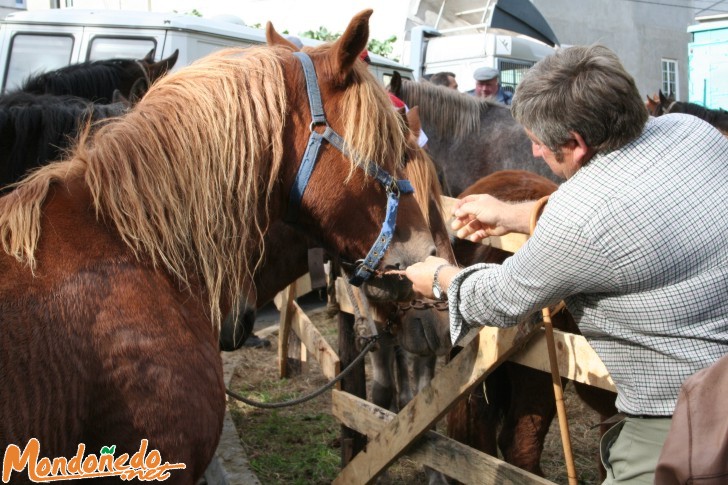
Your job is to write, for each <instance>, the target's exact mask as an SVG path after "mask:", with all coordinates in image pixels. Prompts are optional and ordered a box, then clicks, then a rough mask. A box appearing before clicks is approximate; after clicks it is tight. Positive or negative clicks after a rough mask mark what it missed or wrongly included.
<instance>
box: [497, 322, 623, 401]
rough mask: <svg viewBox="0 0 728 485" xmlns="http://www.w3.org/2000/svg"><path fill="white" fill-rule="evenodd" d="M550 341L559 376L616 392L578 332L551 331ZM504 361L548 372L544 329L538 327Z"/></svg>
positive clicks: (591, 349) (599, 361)
mask: <svg viewBox="0 0 728 485" xmlns="http://www.w3.org/2000/svg"><path fill="white" fill-rule="evenodd" d="M554 343H555V344H556V358H557V360H558V363H559V374H560V375H561V377H566V378H568V379H571V380H572V381H577V382H581V383H584V384H589V385H590V386H595V387H599V388H601V389H606V390H608V391H613V392H617V389H616V387H615V386H614V381H613V380H612V378H611V376H610V375H609V372H608V371H607V368H606V367H605V366H604V363H603V362H602V360H601V359H600V358H599V356H598V355H597V353H596V352H594V349H593V348H592V347H591V346H590V345H589V343H588V342H587V340H586V338H584V337H583V336H582V335H574V334H572V333H566V332H562V331H559V330H554ZM508 360H510V361H511V362H516V363H518V364H522V365H525V366H528V367H531V368H533V369H538V370H542V371H544V372H550V369H551V367H550V365H549V356H548V353H547V350H546V334H545V332H544V330H543V329H542V330H540V331H539V333H538V334H537V335H536V336H534V337H533V338H532V339H531V340H530V341H529V342H528V343H527V344H526V346H525V347H524V349H523V350H522V351H521V352H518V353H517V354H515V355H513V356H511V357H510V359H508Z"/></svg>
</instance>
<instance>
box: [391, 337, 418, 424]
mask: <svg viewBox="0 0 728 485" xmlns="http://www.w3.org/2000/svg"><path fill="white" fill-rule="evenodd" d="M409 356H410V353H409V352H407V351H406V350H404V349H403V348H402V347H400V346H399V345H397V346H396V347H395V349H394V357H395V359H394V369H392V373H393V375H394V376H396V378H397V412H399V411H400V410H401V409H402V408H403V407H405V406H406V405H407V403H408V402H410V401H411V400H412V397H413V396H414V394H413V392H412V386H411V385H410V372H409V369H410V362H409Z"/></svg>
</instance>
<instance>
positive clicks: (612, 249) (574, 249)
mask: <svg viewBox="0 0 728 485" xmlns="http://www.w3.org/2000/svg"><path fill="white" fill-rule="evenodd" d="M727 201H728V139H726V138H725V137H723V136H722V135H721V134H720V133H719V132H718V131H717V130H715V129H714V128H712V127H711V126H710V125H708V124H707V123H705V122H703V121H701V120H699V119H698V118H695V117H692V116H689V115H665V116H661V117H659V118H650V120H649V121H648V123H647V125H646V127H645V130H644V132H643V133H642V135H641V136H640V137H639V138H638V139H637V140H635V141H634V142H632V143H630V144H628V145H626V146H624V147H622V148H621V149H619V150H616V151H613V152H610V153H608V154H604V155H598V156H596V157H594V158H593V159H592V160H591V161H590V162H589V163H588V164H587V165H586V166H584V167H582V168H581V169H580V170H579V171H578V172H577V173H576V174H575V175H574V176H573V177H572V178H571V179H569V180H568V181H566V182H564V183H563V184H562V185H561V186H560V187H559V189H558V190H557V191H556V192H555V193H554V194H553V195H552V196H551V199H550V200H549V203H548V204H547V206H546V209H545V210H544V213H543V215H542V217H541V219H540V220H539V222H538V225H537V227H536V231H535V233H534V235H533V237H531V238H530V239H529V241H528V242H527V243H526V244H525V245H524V246H523V247H522V248H521V249H520V250H519V251H518V252H517V253H516V254H515V255H513V256H512V257H510V258H508V259H507V260H506V261H505V262H504V263H503V265H502V266H499V265H486V264H477V265H474V266H471V267H469V268H466V269H464V270H462V271H461V272H460V273H458V275H457V276H456V277H455V278H454V280H453V282H452V284H451V285H450V287H449V289H448V298H449V301H450V331H451V335H452V339H453V342H457V341H458V340H459V339H460V338H462V337H463V336H464V335H465V334H466V333H467V331H468V330H469V329H470V328H471V327H473V326H476V325H491V326H497V327H509V326H513V325H515V324H517V323H518V322H520V321H522V320H524V319H526V318H536V317H537V313H536V312H538V311H539V309H541V308H542V307H545V306H548V305H552V304H555V303H557V302H559V301H560V300H564V301H566V304H567V307H568V309H569V310H570V311H571V313H572V314H573V316H574V318H575V319H576V322H577V323H578V325H579V328H580V329H581V332H582V333H583V334H584V336H585V337H586V338H587V339H588V341H589V343H590V344H591V346H592V347H593V348H594V350H595V351H596V352H597V354H598V355H599V356H600V357H601V359H602V361H603V362H604V364H605V365H606V367H607V369H608V370H609V372H610V374H611V376H612V379H613V380H614V382H615V384H616V387H617V391H618V397H617V402H616V404H617V408H618V409H619V410H620V411H622V412H625V413H629V414H645V415H660V416H665V415H671V414H672V412H673V409H674V407H675V401H676V400H677V396H678V393H679V390H680V385H681V383H682V382H683V380H685V379H686V378H687V377H688V376H690V375H691V374H693V373H695V372H697V371H698V370H700V369H702V368H704V367H707V366H708V365H710V364H711V363H713V362H715V361H716V360H718V359H719V358H720V357H721V356H723V355H725V354H727V353H728V230H727V226H728V224H727V221H728V216H727V215H726V212H727V210H728V203H727Z"/></svg>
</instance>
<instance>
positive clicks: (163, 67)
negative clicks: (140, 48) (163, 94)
mask: <svg viewBox="0 0 728 485" xmlns="http://www.w3.org/2000/svg"><path fill="white" fill-rule="evenodd" d="M178 57H179V49H175V50H174V52H173V53H171V54H170V55H169V57H167V58H165V59H162V60H161V61H158V62H154V49H152V50H151V51H149V53H147V55H146V56H144V58H143V59H140V60H139V61H138V62H139V65H140V66H141V67H142V68H143V69H144V72H145V74H146V78H147V82H148V83H149V84H152V83H153V82H154V81H156V80H157V79H159V78H160V77H162V76H164V75H165V74H167V73H168V72H169V71H171V70H172V68H173V67H174V65H175V64H176V63H177V58H178Z"/></svg>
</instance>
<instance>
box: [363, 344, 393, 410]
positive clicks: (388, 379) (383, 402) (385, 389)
mask: <svg viewBox="0 0 728 485" xmlns="http://www.w3.org/2000/svg"><path fill="white" fill-rule="evenodd" d="M378 344H379V348H378V349H377V350H375V351H372V352H370V353H369V357H370V358H371V363H372V398H371V401H372V402H373V403H374V404H376V405H377V406H379V407H382V408H384V409H389V410H395V411H396V408H397V403H396V400H395V398H394V396H395V383H394V378H393V376H392V368H393V366H394V362H395V352H396V350H395V346H396V344H395V341H394V338H393V337H392V336H391V335H390V334H388V333H382V334H380V338H379V342H378Z"/></svg>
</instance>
